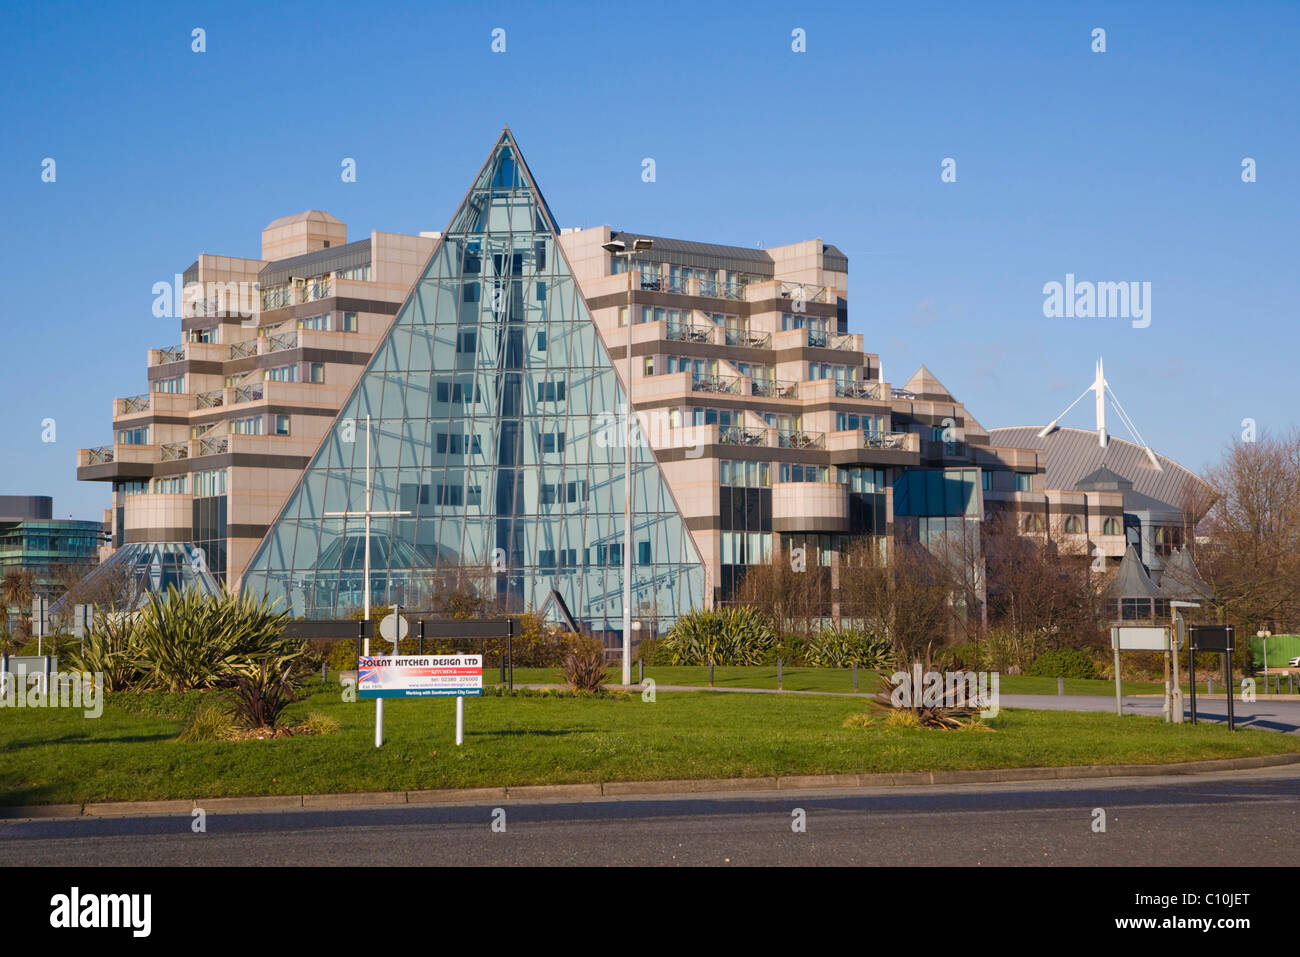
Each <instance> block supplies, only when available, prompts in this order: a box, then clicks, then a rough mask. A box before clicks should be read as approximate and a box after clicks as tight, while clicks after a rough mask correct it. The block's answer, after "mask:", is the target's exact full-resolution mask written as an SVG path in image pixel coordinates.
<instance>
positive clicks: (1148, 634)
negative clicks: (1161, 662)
mask: <svg viewBox="0 0 1300 957" xmlns="http://www.w3.org/2000/svg"><path fill="white" fill-rule="evenodd" d="M1110 646H1111V647H1112V648H1113V649H1115V713H1116V714H1123V713H1124V709H1123V706H1122V699H1121V697H1120V679H1119V653H1120V652H1121V651H1163V652H1164V653H1165V654H1166V655H1168V654H1169V629H1168V628H1167V627H1161V626H1155V627H1153V626H1150V625H1143V626H1129V625H1123V626H1117V627H1114V628H1111V630H1110ZM1166 664H1168V662H1167V661H1166ZM1170 713H1171V712H1170V700H1169V682H1168V681H1166V682H1165V720H1166V721H1168V720H1170Z"/></svg>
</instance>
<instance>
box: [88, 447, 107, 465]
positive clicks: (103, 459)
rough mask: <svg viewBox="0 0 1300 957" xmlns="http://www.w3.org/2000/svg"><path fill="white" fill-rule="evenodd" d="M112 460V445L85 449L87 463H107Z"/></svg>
mask: <svg viewBox="0 0 1300 957" xmlns="http://www.w3.org/2000/svg"><path fill="white" fill-rule="evenodd" d="M112 461H113V446H111V445H100V446H98V447H96V448H93V449H86V464H87V465H107V464H108V463H109V462H112Z"/></svg>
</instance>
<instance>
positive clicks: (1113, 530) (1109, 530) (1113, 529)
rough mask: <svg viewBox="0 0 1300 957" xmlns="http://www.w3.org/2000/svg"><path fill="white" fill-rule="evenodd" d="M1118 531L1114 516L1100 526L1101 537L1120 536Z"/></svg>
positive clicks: (1117, 523) (1117, 521)
mask: <svg viewBox="0 0 1300 957" xmlns="http://www.w3.org/2000/svg"><path fill="white" fill-rule="evenodd" d="M1120 531H1121V530H1120V527H1119V519H1118V518H1116V517H1115V516H1114V515H1112V516H1111V517H1110V518H1108V519H1106V521H1105V522H1104V523H1103V524H1102V526H1101V533H1102V534H1103V535H1118V534H1120Z"/></svg>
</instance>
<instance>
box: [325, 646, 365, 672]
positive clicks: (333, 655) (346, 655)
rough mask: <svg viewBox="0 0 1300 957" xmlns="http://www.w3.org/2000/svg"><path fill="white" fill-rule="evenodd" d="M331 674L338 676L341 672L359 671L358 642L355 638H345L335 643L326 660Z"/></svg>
mask: <svg viewBox="0 0 1300 957" xmlns="http://www.w3.org/2000/svg"><path fill="white" fill-rule="evenodd" d="M325 660H326V662H327V663H328V664H329V668H330V673H331V674H333V675H337V674H338V673H339V672H340V671H356V670H357V642H356V639H355V638H344V639H342V640H340V641H336V642H334V645H333V647H331V648H330V650H329V654H328V655H327V656H326V658H325Z"/></svg>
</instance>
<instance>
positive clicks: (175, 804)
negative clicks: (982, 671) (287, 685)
mask: <svg viewBox="0 0 1300 957" xmlns="http://www.w3.org/2000/svg"><path fill="white" fill-rule="evenodd" d="M1290 764H1300V753H1297V754H1270V755H1258V756H1256V757H1249V758H1214V759H1211V760H1208V761H1187V762H1183V763H1181V764H1114V765H1078V766H1071V767H1060V768H987V769H979V770H972V771H895V772H878V773H867V774H800V775H791V776H789V777H780V778H778V777H761V778H702V779H699V780H678V781H607V782H605V783H603V784H529V785H522V786H518V787H503V788H447V789H445V790H429V791H360V792H354V793H348V794H301V795H267V796H262V797H226V798H206V799H204V798H199V799H197V800H189V799H184V800H171V801H107V802H99V803H90V804H84V805H82V804H38V805H26V806H16V807H0V819H10V820H16V819H21V818H71V817H123V816H131V817H138V816H150V815H160V814H161V815H166V814H184V815H186V816H188V815H189V814H190V812H191V811H193V810H194V808H203V810H204V811H207V812H213V811H220V812H225V813H237V812H243V811H271V810H288V809H290V808H345V807H356V808H360V807H377V806H393V805H399V804H487V803H494V802H497V801H512V800H513V801H575V800H576V801H581V800H593V799H600V798H610V797H651V796H654V795H657V794H720V793H729V792H736V791H796V790H798V791H819V790H833V789H840V790H842V789H847V788H858V789H866V788H888V787H916V786H925V785H951V784H990V783H999V784H1000V783H1013V782H1017V781H1070V780H1082V779H1087V778H1125V777H1166V776H1172V775H1180V774H1202V773H1207V772H1214V771H1247V770H1254V769H1257V768H1272V767H1285V766H1286V765H1290Z"/></svg>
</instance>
